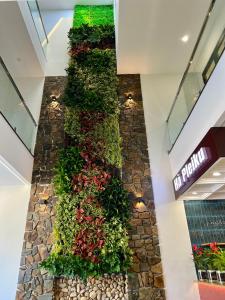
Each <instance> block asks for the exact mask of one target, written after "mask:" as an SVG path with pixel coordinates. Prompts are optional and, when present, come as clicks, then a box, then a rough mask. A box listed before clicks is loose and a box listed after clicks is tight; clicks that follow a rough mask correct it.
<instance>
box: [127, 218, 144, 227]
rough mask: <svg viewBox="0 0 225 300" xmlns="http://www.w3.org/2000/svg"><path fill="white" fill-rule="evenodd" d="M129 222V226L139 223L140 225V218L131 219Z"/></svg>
mask: <svg viewBox="0 0 225 300" xmlns="http://www.w3.org/2000/svg"><path fill="white" fill-rule="evenodd" d="M130 224H131V226H140V225H142V220H141V219H131V221H130Z"/></svg>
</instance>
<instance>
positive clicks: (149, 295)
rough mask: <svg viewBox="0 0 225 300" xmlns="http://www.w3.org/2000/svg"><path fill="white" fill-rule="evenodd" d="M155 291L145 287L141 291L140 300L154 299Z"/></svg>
mask: <svg viewBox="0 0 225 300" xmlns="http://www.w3.org/2000/svg"><path fill="white" fill-rule="evenodd" d="M153 297H154V289H153V288H151V287H147V288H145V287H143V288H140V289H139V298H138V300H150V299H152V300H153V299H154V298H153Z"/></svg>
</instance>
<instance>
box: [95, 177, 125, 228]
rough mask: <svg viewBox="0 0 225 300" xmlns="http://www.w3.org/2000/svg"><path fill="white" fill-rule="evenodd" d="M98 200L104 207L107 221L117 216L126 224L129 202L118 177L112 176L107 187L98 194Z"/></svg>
mask: <svg viewBox="0 0 225 300" xmlns="http://www.w3.org/2000/svg"><path fill="white" fill-rule="evenodd" d="M98 200H99V202H100V203H101V205H102V206H103V207H104V209H105V216H106V219H107V220H108V221H109V222H110V221H111V220H112V219H113V218H117V219H118V220H120V222H122V223H123V224H124V225H127V222H128V220H129V217H130V202H129V199H128V194H127V191H125V190H124V189H123V184H122V181H121V180H120V179H118V178H112V180H111V181H110V182H109V184H108V185H107V188H106V189H105V190H104V191H103V192H102V193H101V194H100V195H99V197H98Z"/></svg>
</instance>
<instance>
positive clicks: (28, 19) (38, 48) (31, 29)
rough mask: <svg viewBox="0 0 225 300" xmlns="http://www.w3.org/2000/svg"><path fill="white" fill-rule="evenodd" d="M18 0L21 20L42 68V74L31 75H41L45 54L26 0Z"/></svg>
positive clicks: (43, 68)
mask: <svg viewBox="0 0 225 300" xmlns="http://www.w3.org/2000/svg"><path fill="white" fill-rule="evenodd" d="M17 1H18V6H19V8H20V11H21V14H22V16H23V20H24V23H25V26H26V28H27V32H28V34H29V37H30V41H31V43H32V45H33V48H34V51H35V53H36V55H37V57H38V60H39V63H40V65H41V68H42V74H35V73H34V74H33V75H31V76H41V75H43V74H44V70H45V64H46V56H45V53H44V51H43V48H42V45H41V42H40V39H39V36H38V33H37V29H36V27H35V24H34V21H33V18H32V15H31V13H30V9H29V6H28V4H27V1H19V0H17ZM27 55H30V53H28V54H27Z"/></svg>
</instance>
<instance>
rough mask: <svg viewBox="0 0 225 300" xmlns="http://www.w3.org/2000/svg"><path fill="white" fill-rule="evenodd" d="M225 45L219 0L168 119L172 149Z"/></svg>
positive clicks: (224, 14) (223, 6)
mask: <svg viewBox="0 0 225 300" xmlns="http://www.w3.org/2000/svg"><path fill="white" fill-rule="evenodd" d="M224 48H225V1H224V0H217V1H216V2H215V4H214V6H213V8H212V10H211V12H210V14H209V16H208V21H207V23H206V26H205V28H204V31H203V33H202V35H201V38H200V40H199V42H198V44H197V48H196V50H195V53H194V56H193V58H192V60H191V61H190V63H189V68H188V71H187V72H186V73H185V75H184V77H183V81H182V84H181V86H180V87H179V92H178V96H177V97H176V99H175V104H174V106H173V108H172V110H171V112H170V115H169V118H168V130H169V137H170V142H171V145H170V148H172V146H173V145H174V143H175V142H176V139H177V137H178V135H179V134H180V132H181V130H182V128H183V125H184V124H185V122H186V120H187V118H188V116H189V115H190V113H191V111H192V109H193V108H194V105H195V104H196V102H197V100H198V99H199V96H200V94H201V92H202V90H203V88H204V87H205V85H206V84H207V81H208V80H209V78H210V76H211V74H212V72H213V71H214V69H215V67H216V65H217V63H218V61H219V59H220V57H221V55H222V54H223V51H224Z"/></svg>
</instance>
